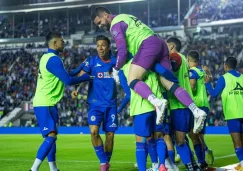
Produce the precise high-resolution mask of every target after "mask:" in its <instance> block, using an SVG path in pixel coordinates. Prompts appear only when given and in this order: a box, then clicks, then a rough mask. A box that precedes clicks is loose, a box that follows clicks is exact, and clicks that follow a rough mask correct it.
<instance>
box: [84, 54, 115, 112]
mask: <svg viewBox="0 0 243 171" xmlns="http://www.w3.org/2000/svg"><path fill="white" fill-rule="evenodd" d="M110 58H111V59H110V61H109V62H104V61H103V60H102V59H100V58H99V57H98V56H95V57H89V58H88V59H87V60H86V61H85V67H84V68H83V70H84V71H85V72H86V73H89V74H90V75H92V76H95V78H94V80H93V81H92V82H90V83H89V93H88V103H89V104H90V105H93V106H101V107H115V106H116V83H115V80H114V79H113V78H112V68H113V67H114V66H115V64H116V58H115V57H114V56H111V57H110Z"/></svg>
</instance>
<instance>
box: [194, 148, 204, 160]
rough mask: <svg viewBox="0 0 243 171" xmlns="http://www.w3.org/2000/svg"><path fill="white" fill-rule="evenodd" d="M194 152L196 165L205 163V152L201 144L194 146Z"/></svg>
mask: <svg viewBox="0 0 243 171" xmlns="http://www.w3.org/2000/svg"><path fill="white" fill-rule="evenodd" d="M194 150H195V153H196V155H197V161H198V163H205V152H204V150H203V148H202V144H196V145H194Z"/></svg>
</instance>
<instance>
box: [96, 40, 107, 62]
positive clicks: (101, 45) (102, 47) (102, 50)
mask: <svg viewBox="0 0 243 171" xmlns="http://www.w3.org/2000/svg"><path fill="white" fill-rule="evenodd" d="M96 45H97V47H96V48H97V52H98V55H99V57H100V58H102V59H107V58H109V50H110V47H109V45H108V43H107V41H105V40H99V41H97V43H96Z"/></svg>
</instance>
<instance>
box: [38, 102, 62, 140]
mask: <svg viewBox="0 0 243 171" xmlns="http://www.w3.org/2000/svg"><path fill="white" fill-rule="evenodd" d="M34 112H35V116H36V119H37V122H38V124H39V127H40V131H41V134H42V136H43V137H47V136H48V134H49V133H51V132H56V133H58V130H57V127H58V121H59V116H58V110H57V107H56V106H41V107H34Z"/></svg>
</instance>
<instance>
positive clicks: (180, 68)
mask: <svg viewBox="0 0 243 171" xmlns="http://www.w3.org/2000/svg"><path fill="white" fill-rule="evenodd" d="M166 43H167V45H168V49H169V54H170V60H171V65H172V69H173V71H174V73H175V75H176V76H177V77H178V80H179V85H180V86H181V87H183V88H184V89H185V90H186V91H187V92H188V93H189V94H190V96H192V90H191V86H190V80H189V73H188V64H187V60H186V57H185V56H184V55H182V54H180V53H179V52H180V50H181V41H180V40H179V39H178V38H176V37H171V38H169V39H168V40H167V41H166ZM168 100H169V107H170V117H171V126H172V131H174V133H175V141H176V150H177V153H178V154H179V155H180V157H181V160H182V162H183V164H184V165H185V166H186V168H187V170H188V171H193V170H197V169H198V168H195V167H197V166H194V168H193V165H192V158H191V150H190V147H189V146H188V144H187V142H186V141H185V139H186V134H187V133H189V132H190V131H191V129H192V125H193V122H192V121H193V116H192V114H191V111H190V110H189V109H188V107H187V106H185V105H183V104H182V103H181V102H180V101H178V99H176V98H175V96H173V95H172V93H171V92H168Z"/></svg>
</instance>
